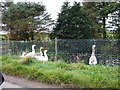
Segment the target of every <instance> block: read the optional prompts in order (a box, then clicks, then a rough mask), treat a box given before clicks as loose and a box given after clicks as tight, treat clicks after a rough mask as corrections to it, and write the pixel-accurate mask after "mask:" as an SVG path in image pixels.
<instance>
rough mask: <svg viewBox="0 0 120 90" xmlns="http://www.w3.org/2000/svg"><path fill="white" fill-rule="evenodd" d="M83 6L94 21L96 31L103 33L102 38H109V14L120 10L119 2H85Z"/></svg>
mask: <svg viewBox="0 0 120 90" xmlns="http://www.w3.org/2000/svg"><path fill="white" fill-rule="evenodd" d="M83 6H84V8H85V9H86V11H87V12H88V13H89V18H91V19H92V21H93V25H94V29H95V31H97V32H100V33H102V38H107V33H106V28H107V27H106V20H107V19H108V17H109V16H108V15H109V14H111V13H112V12H114V11H116V10H118V4H117V3H116V2H84V3H83Z"/></svg>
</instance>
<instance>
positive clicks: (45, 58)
mask: <svg viewBox="0 0 120 90" xmlns="http://www.w3.org/2000/svg"><path fill="white" fill-rule="evenodd" d="M47 51H48V50H44V56H41V55H40V56H34V58H35V59H36V60H39V61H48V56H47Z"/></svg>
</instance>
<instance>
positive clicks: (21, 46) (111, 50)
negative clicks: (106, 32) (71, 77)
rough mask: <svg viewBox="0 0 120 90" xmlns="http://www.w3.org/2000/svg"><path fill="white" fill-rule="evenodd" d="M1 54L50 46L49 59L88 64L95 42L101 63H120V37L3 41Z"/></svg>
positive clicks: (37, 50) (19, 53) (17, 52)
mask: <svg viewBox="0 0 120 90" xmlns="http://www.w3.org/2000/svg"><path fill="white" fill-rule="evenodd" d="M1 43H2V47H1V48H0V49H2V52H1V54H2V55H3V54H9V55H12V54H16V55H21V54H22V52H23V51H25V52H30V51H31V46H32V45H33V44H35V45H36V47H35V50H36V52H39V49H40V47H44V48H48V49H49V50H48V56H49V60H52V61H54V60H63V61H66V62H78V61H82V62H85V63H86V64H88V60H89V57H90V55H91V48H92V45H93V44H95V45H96V48H95V54H96V57H97V60H98V63H99V64H107V65H119V64H120V62H119V59H120V52H119V51H120V39H110V40H107V39H106V40H105V39H101V40H100V39H80V40H74V39H73V40H71V39H70V40H68V39H67V40H63V39H55V40H51V41H29V42H26V41H1Z"/></svg>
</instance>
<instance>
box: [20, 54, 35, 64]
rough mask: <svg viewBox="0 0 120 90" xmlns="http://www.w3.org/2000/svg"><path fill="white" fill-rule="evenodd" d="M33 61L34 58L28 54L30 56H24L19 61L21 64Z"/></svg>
mask: <svg viewBox="0 0 120 90" xmlns="http://www.w3.org/2000/svg"><path fill="white" fill-rule="evenodd" d="M32 61H33V58H32V57H30V56H28V57H23V58H21V59H20V60H19V63H20V64H29V63H32Z"/></svg>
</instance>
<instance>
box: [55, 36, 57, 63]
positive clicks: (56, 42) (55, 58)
mask: <svg viewBox="0 0 120 90" xmlns="http://www.w3.org/2000/svg"><path fill="white" fill-rule="evenodd" d="M55 61H57V38H55Z"/></svg>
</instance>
